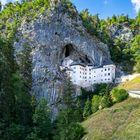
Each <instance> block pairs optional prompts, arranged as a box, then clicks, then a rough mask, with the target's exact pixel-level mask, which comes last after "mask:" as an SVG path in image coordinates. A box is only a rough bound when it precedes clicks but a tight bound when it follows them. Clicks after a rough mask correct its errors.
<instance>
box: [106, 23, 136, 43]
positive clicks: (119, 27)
mask: <svg viewBox="0 0 140 140" xmlns="http://www.w3.org/2000/svg"><path fill="white" fill-rule="evenodd" d="M108 33H109V35H110V37H111V38H112V39H117V38H120V39H122V40H123V41H126V42H128V41H130V40H132V39H133V37H134V34H133V32H132V31H131V28H130V27H129V26H128V25H127V24H126V23H121V24H113V25H111V26H109V27H108Z"/></svg>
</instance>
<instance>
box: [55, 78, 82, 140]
mask: <svg viewBox="0 0 140 140" xmlns="http://www.w3.org/2000/svg"><path fill="white" fill-rule="evenodd" d="M64 83H65V85H64V90H63V93H62V105H63V109H62V111H60V112H59V114H58V117H57V122H56V130H55V136H54V139H55V140H74V139H75V140H80V138H81V137H82V136H83V134H84V129H83V128H82V126H81V125H80V124H79V123H78V122H79V111H78V110H77V109H78V108H77V106H76V92H75V89H74V86H73V85H72V83H71V81H70V79H67V78H66V79H65V80H64Z"/></svg>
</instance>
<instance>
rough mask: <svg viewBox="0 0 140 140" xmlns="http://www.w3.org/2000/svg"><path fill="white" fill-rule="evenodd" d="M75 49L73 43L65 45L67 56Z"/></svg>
mask: <svg viewBox="0 0 140 140" xmlns="http://www.w3.org/2000/svg"><path fill="white" fill-rule="evenodd" d="M72 51H73V46H72V45H71V44H68V45H66V46H65V57H68V56H70V54H71V53H72Z"/></svg>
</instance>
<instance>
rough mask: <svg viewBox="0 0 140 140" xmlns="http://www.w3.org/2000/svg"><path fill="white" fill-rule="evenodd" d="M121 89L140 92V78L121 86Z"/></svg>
mask: <svg viewBox="0 0 140 140" xmlns="http://www.w3.org/2000/svg"><path fill="white" fill-rule="evenodd" d="M119 87H120V88H124V89H126V90H140V76H138V77H136V78H134V79H133V80H131V81H128V82H125V83H123V84H121V85H120V86H119Z"/></svg>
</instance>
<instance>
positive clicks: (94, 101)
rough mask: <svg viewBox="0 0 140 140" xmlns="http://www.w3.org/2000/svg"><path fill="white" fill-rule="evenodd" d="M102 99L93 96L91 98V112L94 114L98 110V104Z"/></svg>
mask: <svg viewBox="0 0 140 140" xmlns="http://www.w3.org/2000/svg"><path fill="white" fill-rule="evenodd" d="M101 99H102V97H101V96H98V95H94V96H93V98H92V112H93V113H95V112H96V111H98V110H99V106H100V102H101Z"/></svg>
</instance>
